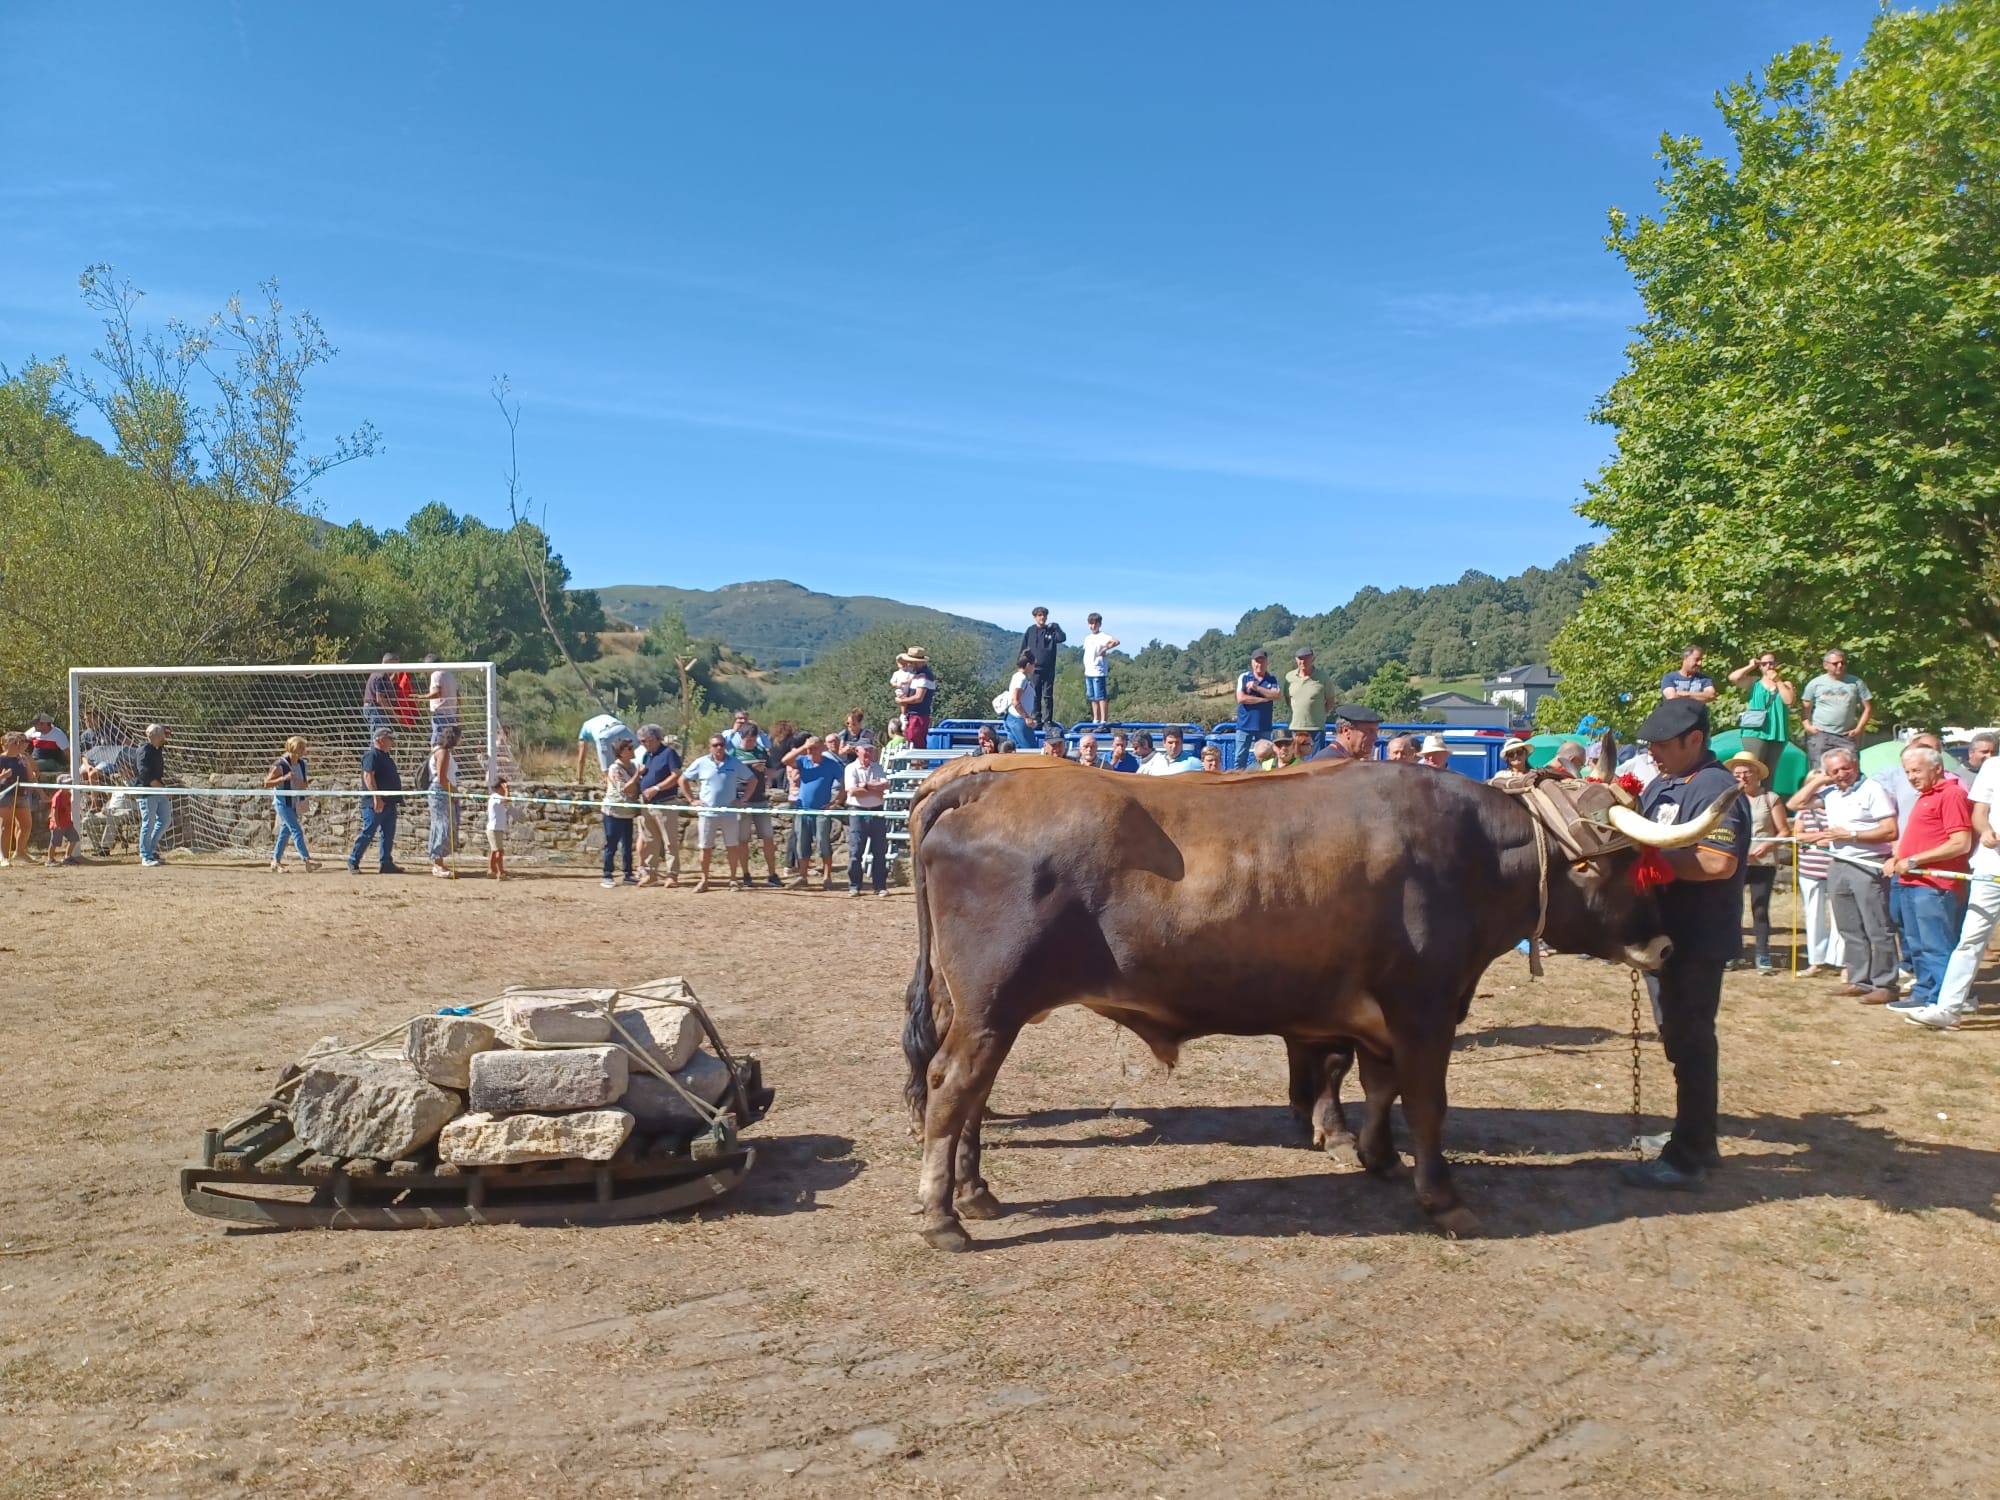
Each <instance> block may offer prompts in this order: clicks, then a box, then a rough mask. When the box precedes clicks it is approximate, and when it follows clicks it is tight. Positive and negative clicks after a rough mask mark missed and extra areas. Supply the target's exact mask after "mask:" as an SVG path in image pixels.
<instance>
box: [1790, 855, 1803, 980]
mask: <svg viewBox="0 0 2000 1500" xmlns="http://www.w3.org/2000/svg"><path fill="white" fill-rule="evenodd" d="M1804 901H1805V895H1804V893H1803V890H1802V889H1801V887H1800V885H1799V842H1798V840H1797V839H1793V840H1792V978H1794V979H1797V978H1798V977H1799V923H1800V920H1801V918H1800V915H1799V913H1800V911H1801V910H1802V909H1803V903H1804Z"/></svg>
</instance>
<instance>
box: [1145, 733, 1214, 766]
mask: <svg viewBox="0 0 2000 1500" xmlns="http://www.w3.org/2000/svg"><path fill="white" fill-rule="evenodd" d="M1160 744H1161V748H1160V749H1159V750H1157V751H1155V752H1154V753H1153V754H1152V755H1151V756H1149V757H1148V758H1147V759H1145V760H1144V761H1142V762H1140V764H1139V774H1140V775H1141V776H1185V775H1186V774H1187V773H1188V772H1189V771H1199V770H1200V769H1201V761H1200V760H1198V759H1197V758H1196V757H1194V756H1192V755H1189V754H1187V753H1186V752H1185V751H1184V750H1182V749H1181V732H1180V731H1179V730H1178V729H1169V730H1167V731H1166V732H1165V733H1163V734H1162V735H1161V736H1160Z"/></svg>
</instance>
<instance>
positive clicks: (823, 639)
mask: <svg viewBox="0 0 2000 1500" xmlns="http://www.w3.org/2000/svg"><path fill="white" fill-rule="evenodd" d="M597 597H598V598H599V599H600V600H601V601H603V604H604V613H605V614H606V615H608V616H612V617H615V618H617V619H621V620H628V621H630V622H631V623H632V624H633V625H636V626H637V627H638V628H639V629H641V630H645V629H648V628H650V627H651V626H652V623H653V622H654V621H655V620H657V619H659V617H660V616H661V614H663V613H664V612H665V611H667V610H669V609H678V610H679V611H680V612H681V618H682V620H684V621H685V622H686V623H687V629H688V634H689V635H692V636H707V637H709V638H711V639H713V640H718V641H721V642H722V643H723V644H724V645H725V646H728V647H730V648H731V649H732V650H735V651H739V652H744V653H747V654H748V655H750V656H754V657H755V658H756V659H757V662H758V664H759V665H760V666H766V667H802V666H805V665H806V664H807V663H808V662H810V661H812V659H813V658H814V657H815V656H817V655H819V653H820V652H822V651H825V650H826V649H827V648H828V647H830V646H837V645H839V644H840V643H841V642H842V641H846V640H851V639H853V638H854V637H855V636H857V635H860V634H861V633H862V632H863V631H865V630H868V629H870V628H871V627H873V626H876V625H881V624H885V623H892V622H893V623H897V624H902V623H907V624H908V625H909V627H910V644H911V645H922V644H923V639H924V632H925V631H927V630H928V631H933V632H935V631H942V630H956V631H962V632H963V633H965V634H967V635H970V636H973V637H974V638H976V639H978V640H980V641H983V642H985V643H986V645H987V647H988V649H989V650H990V651H991V652H992V654H993V657H994V659H995V661H996V662H998V661H1002V660H1006V659H1008V658H1009V657H1010V656H1011V653H1012V652H1013V651H1014V650H1015V649H1016V648H1018V647H1019V645H1020V641H1021V634H1020V632H1019V631H1017V630H1005V629H1002V628H1001V627H1000V626H998V625H995V624H993V623H992V622H991V621H988V620H972V619H967V618H966V617H965V616H964V615H951V614H946V613H945V612H944V611H943V610H941V609H927V608H925V607H924V606H923V605H921V604H905V603H903V602H902V601H901V600H899V599H877V598H875V597H873V596H872V595H868V594H820V593H815V592H814V591H813V590H811V589H807V588H801V587H799V585H798V584H796V583H787V582H786V581H785V580H783V579H781V578H779V579H771V580H769V581H767V582H763V583H730V584H725V585H723V587H721V588H719V589H676V588H668V587H666V586H665V585H662V584H625V583H620V584H614V585H612V586H611V587H610V588H603V589H599V590H598V591H597Z"/></svg>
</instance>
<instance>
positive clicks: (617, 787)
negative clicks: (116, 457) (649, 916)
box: [598, 740, 750, 887]
mask: <svg viewBox="0 0 2000 1500" xmlns="http://www.w3.org/2000/svg"><path fill="white" fill-rule="evenodd" d="M639 781H640V771H639V766H638V762H637V761H635V760H634V759H633V745H632V741H630V740H620V741H619V742H618V749H617V751H616V752H615V753H614V755H613V757H612V760H611V764H610V766H609V767H607V768H606V769H605V772H604V879H603V880H601V881H599V882H598V883H599V884H600V885H603V886H607V887H609V886H614V885H616V884H617V883H618V882H617V881H616V880H614V879H612V876H611V869H612V863H613V861H614V859H615V857H616V856H617V853H618V851H619V850H620V849H621V848H622V849H623V850H624V851H625V883H626V884H627V885H637V884H638V883H639V880H638V877H637V876H635V875H634V874H633V873H632V819H633V817H634V816H635V815H636V814H637V813H638V808H636V807H635V806H633V804H634V803H636V802H637V801H638V800H639ZM743 878H744V880H745V881H746V882H747V881H748V880H749V879H750V877H749V875H748V874H747V873H746V874H745V875H744V877H743Z"/></svg>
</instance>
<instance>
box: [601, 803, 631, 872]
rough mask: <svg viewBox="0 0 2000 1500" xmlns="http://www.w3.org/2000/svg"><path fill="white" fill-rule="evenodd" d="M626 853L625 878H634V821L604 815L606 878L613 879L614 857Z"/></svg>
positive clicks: (607, 814)
mask: <svg viewBox="0 0 2000 1500" xmlns="http://www.w3.org/2000/svg"><path fill="white" fill-rule="evenodd" d="M620 849H623V850H624V851H625V878H626V879H628V880H629V879H631V878H632V820H631V819H630V818H614V817H612V816H611V815H610V814H609V813H606V814H605V815H604V878H605V879H606V880H609V879H610V878H611V865H612V856H614V855H615V854H617V852H618V851H619V850H620Z"/></svg>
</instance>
